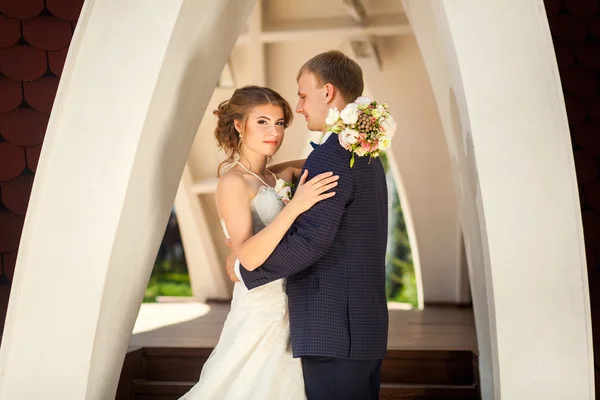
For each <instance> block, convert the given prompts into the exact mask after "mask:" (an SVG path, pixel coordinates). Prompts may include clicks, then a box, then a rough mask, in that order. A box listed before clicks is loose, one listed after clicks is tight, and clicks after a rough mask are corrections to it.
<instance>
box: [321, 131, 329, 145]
mask: <svg viewBox="0 0 600 400" xmlns="http://www.w3.org/2000/svg"><path fill="white" fill-rule="evenodd" d="M329 136H331V132H327V133H326V134H324V135H323V138H322V139H321V143H320V144H323V143H325V142H326V141H327V139H329Z"/></svg>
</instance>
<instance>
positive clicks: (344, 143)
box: [338, 135, 352, 150]
mask: <svg viewBox="0 0 600 400" xmlns="http://www.w3.org/2000/svg"><path fill="white" fill-rule="evenodd" d="M338 140H339V141H340V144H341V145H342V147H343V148H345V149H346V150H352V145H351V144H350V143H348V142H345V141H344V138H343V137H342V135H338Z"/></svg>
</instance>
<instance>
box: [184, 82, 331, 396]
mask: <svg viewBox="0 0 600 400" xmlns="http://www.w3.org/2000/svg"><path fill="white" fill-rule="evenodd" d="M214 114H215V115H216V116H217V117H218V122H217V127H216V128H215V137H216V138H217V141H218V143H219V147H220V148H221V149H223V150H224V151H225V153H226V155H227V157H228V158H227V160H226V161H224V163H222V164H221V165H220V166H219V176H220V179H219V184H218V186H217V194H216V200H217V208H218V210H219V215H220V217H221V224H222V225H223V229H224V231H225V235H226V236H227V237H228V238H229V239H230V240H231V244H232V246H233V249H234V251H235V253H236V255H237V257H238V259H239V260H240V261H241V263H242V264H243V265H244V268H246V269H249V270H252V269H256V268H258V267H259V266H260V265H261V264H262V263H263V262H264V261H265V260H266V259H267V258H268V257H269V256H270V255H271V253H272V252H273V250H274V249H275V248H276V247H277V244H278V243H279V242H280V240H281V239H282V238H283V236H284V235H285V233H286V232H287V230H288V229H289V228H290V227H291V225H292V223H293V222H294V220H295V219H296V218H297V217H298V216H299V215H300V214H302V213H303V212H305V211H307V210H308V209H310V208H311V207H312V206H313V205H314V204H316V203H317V202H319V201H322V200H325V199H328V198H330V197H333V196H334V195H335V193H334V192H329V190H330V189H333V188H334V187H335V186H336V185H337V182H336V181H337V179H338V177H337V176H332V175H333V174H332V173H324V174H321V175H318V176H315V177H314V178H313V179H311V180H309V181H308V182H307V181H306V178H307V176H308V171H305V172H304V173H303V174H302V176H300V174H301V171H302V166H303V165H304V160H298V161H292V162H288V163H284V164H279V165H276V166H273V167H271V168H269V169H267V163H268V161H269V159H270V157H272V156H273V155H274V154H275V153H276V152H277V150H279V147H280V146H281V143H282V141H283V137H284V130H285V128H286V127H287V126H288V125H289V124H290V122H291V120H292V109H291V107H290V105H289V104H288V103H287V102H286V101H285V100H284V99H283V98H282V97H281V96H280V95H279V94H278V93H277V92H275V91H273V90H271V89H268V88H264V87H257V86H246V87H243V88H241V89H237V90H236V91H235V92H234V94H233V96H232V97H231V99H230V100H228V101H225V102H223V103H221V104H220V105H219V108H218V109H217V110H215V111H214ZM224 166H231V168H230V169H229V171H227V172H226V173H225V174H223V175H221V174H220V172H221V170H222V168H223V167H224ZM284 181H285V182H296V181H299V184H298V189H297V190H296V192H295V194H294V197H293V199H292V200H291V201H290V200H289V197H290V196H289V195H288V193H289V190H288V189H289V187H288V185H287V184H285V183H284ZM275 187H277V188H278V191H277V190H276V189H275ZM279 189H281V190H279ZM286 203H287V205H286ZM305 398H306V395H305V393H304V381H303V377H302V366H301V363H300V359H297V358H296V359H295V358H292V352H291V348H290V330H289V321H288V308H287V297H286V294H285V282H284V280H279V281H275V282H271V283H269V284H266V285H264V286H261V287H260V288H257V289H254V290H252V291H248V290H247V289H246V288H245V286H244V285H243V284H241V283H236V284H235V287H234V290H233V300H232V302H231V311H230V312H229V314H228V316H227V320H226V321H225V324H224V326H223V331H222V332H221V336H220V338H219V343H218V344H217V346H216V347H215V349H214V351H213V352H212V354H211V355H210V357H209V359H208V361H207V362H206V364H205V365H204V368H203V370H202V373H201V375H200V381H199V382H198V383H197V384H196V385H195V386H194V387H193V388H192V389H191V390H190V391H189V392H188V393H187V394H185V395H184V396H183V397H182V398H181V399H185V400H201V399H202V400H210V399H215V400H234V399H244V400H247V399H256V400H266V399H277V400H279V399H290V400H296V399H305Z"/></svg>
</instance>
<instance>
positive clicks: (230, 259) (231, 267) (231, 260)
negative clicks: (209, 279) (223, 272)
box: [225, 240, 240, 282]
mask: <svg viewBox="0 0 600 400" xmlns="http://www.w3.org/2000/svg"><path fill="white" fill-rule="evenodd" d="M228 242H229V240H228ZM227 245H228V246H229V247H231V245H230V244H229V243H228V244H227ZM236 259H237V257H236V256H235V253H234V252H233V251H232V252H231V253H230V254H229V255H228V256H227V259H226V260H225V268H226V269H227V275H229V279H231V281H232V282H239V281H240V280H239V279H238V277H237V276H236V275H235V260H236Z"/></svg>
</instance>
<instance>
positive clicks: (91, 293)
mask: <svg viewBox="0 0 600 400" xmlns="http://www.w3.org/2000/svg"><path fill="white" fill-rule="evenodd" d="M253 5H254V1H253V0H237V1H236V0H220V1H213V0H169V1H151V2H148V1H145V0H95V1H94V0H88V1H86V3H85V5H84V7H83V11H82V14H81V17H80V19H79V21H78V24H77V30H76V32H75V35H74V38H73V41H72V44H71V47H70V49H69V55H68V58H67V62H66V65H65V69H64V72H63V76H62V79H61V82H60V86H59V89H58V94H57V97H56V100H55V103H54V108H53V111H52V115H51V119H50V123H49V126H48V130H47V134H46V138H45V141H44V146H43V150H42V154H41V158H40V162H39V166H38V170H37V174H36V177H35V183H34V187H33V192H32V195H31V200H30V204H29V210H28V213H27V219H26V222H25V227H24V231H23V236H22V239H21V247H20V250H19V257H18V261H17V268H16V274H15V279H14V282H13V287H12V291H11V298H10V304H9V309H8V316H7V319H6V328H5V331H4V336H3V340H2V347H1V352H0V398H2V399H6V400H13V399H42V398H44V399H58V398H60V399H73V400H81V399H112V398H114V394H115V390H116V385H117V380H118V377H119V372H120V370H121V365H122V362H123V359H124V356H125V351H126V348H127V344H128V341H129V338H130V335H131V331H132V328H133V325H134V322H135V319H136V316H137V312H138V309H139V306H140V303H141V301H142V298H143V293H144V290H145V287H146V284H147V281H148V278H149V275H150V272H151V269H152V264H153V261H154V258H155V256H156V252H157V250H158V246H159V244H160V241H161V239H162V236H163V233H164V229H165V226H166V223H167V219H168V216H169V212H170V210H171V207H172V205H173V199H174V197H175V193H176V190H177V186H178V183H179V179H180V177H181V174H182V171H183V167H184V164H185V160H186V157H187V154H188V151H189V148H190V146H191V143H192V140H193V137H194V134H195V132H196V130H197V128H198V126H199V124H200V119H201V116H202V115H203V114H204V109H205V107H206V105H207V103H208V101H209V99H210V97H211V94H212V91H213V89H214V87H215V84H216V82H218V79H219V74H220V72H221V70H222V68H223V65H224V64H225V61H226V60H227V58H228V56H229V54H230V52H231V49H232V47H233V45H234V43H235V41H236V39H237V36H238V34H239V33H240V30H241V29H243V27H244V26H245V23H246V21H247V18H248V16H249V14H250V12H251V10H252V8H253Z"/></svg>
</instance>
